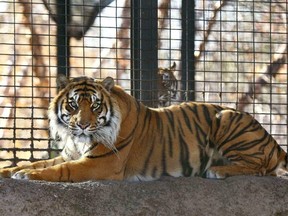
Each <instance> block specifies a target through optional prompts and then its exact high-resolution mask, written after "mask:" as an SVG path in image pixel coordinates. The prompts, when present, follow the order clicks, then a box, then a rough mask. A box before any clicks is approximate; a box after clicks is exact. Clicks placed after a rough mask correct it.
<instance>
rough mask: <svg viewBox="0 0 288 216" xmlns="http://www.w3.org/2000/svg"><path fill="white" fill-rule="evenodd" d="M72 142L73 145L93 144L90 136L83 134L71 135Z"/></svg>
mask: <svg viewBox="0 0 288 216" xmlns="http://www.w3.org/2000/svg"><path fill="white" fill-rule="evenodd" d="M73 141H74V142H75V143H87V144H92V143H93V142H94V141H93V140H92V138H91V136H88V135H85V134H80V135H73Z"/></svg>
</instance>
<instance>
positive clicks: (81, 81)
mask: <svg viewBox="0 0 288 216" xmlns="http://www.w3.org/2000/svg"><path fill="white" fill-rule="evenodd" d="M58 84H59V89H60V91H59V93H58V94H57V95H56V96H55V97H54V99H53V100H52V101H51V103H50V106H49V110H48V116H49V120H50V130H51V136H52V137H54V138H57V140H58V142H59V144H61V145H63V146H64V147H63V150H62V152H61V154H60V155H59V156H57V157H55V158H52V159H48V160H41V161H37V162H33V163H31V164H29V165H26V166H16V167H10V168H2V169H1V170H0V176H1V177H2V178H13V179H26V180H43V181H52V182H83V181H89V180H125V181H151V180H157V179H159V178H161V177H163V176H171V177H181V176H183V177H194V176H196V177H197V176H199V177H203V178H210V179H225V178H227V177H230V176H238V175H256V176H268V175H269V176H282V175H287V173H288V171H287V154H286V152H285V151H284V150H283V149H282V148H281V147H280V146H279V145H278V144H277V142H276V141H275V139H274V138H273V137H272V136H271V135H270V134H269V133H268V132H267V131H266V130H265V129H264V128H263V127H262V126H261V124H260V123H259V122H258V121H257V120H255V119H254V118H253V116H252V115H250V114H249V113H244V112H239V111H237V110H235V109H232V108H229V107H225V106H221V105H216V104H210V103H201V102H184V103H181V104H179V105H172V106H169V107H165V108H150V107H147V106H145V105H144V104H142V103H141V102H139V101H137V100H136V99H135V98H134V97H132V96H131V95H130V94H128V93H126V92H125V91H124V90H123V89H122V88H121V87H120V86H118V85H116V84H115V81H114V79H113V78H111V77H106V78H105V79H103V80H98V79H93V78H90V77H86V76H83V77H76V78H71V79H68V78H66V77H64V76H63V77H60V78H59V82H58Z"/></svg>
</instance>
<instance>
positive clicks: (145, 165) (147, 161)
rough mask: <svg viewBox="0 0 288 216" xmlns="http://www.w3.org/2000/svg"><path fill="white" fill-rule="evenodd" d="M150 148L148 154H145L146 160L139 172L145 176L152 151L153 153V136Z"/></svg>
mask: <svg viewBox="0 0 288 216" xmlns="http://www.w3.org/2000/svg"><path fill="white" fill-rule="evenodd" d="M151 144H152V145H151V148H150V150H149V152H148V155H147V156H146V160H145V162H144V166H143V169H142V171H141V172H140V173H141V175H142V176H147V170H148V166H149V161H150V158H151V157H152V153H153V150H154V147H155V145H154V144H155V138H154V139H153V141H152V142H151Z"/></svg>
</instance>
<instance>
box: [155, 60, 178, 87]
mask: <svg viewBox="0 0 288 216" xmlns="http://www.w3.org/2000/svg"><path fill="white" fill-rule="evenodd" d="M175 69H176V63H175V62H174V63H173V65H172V66H171V67H169V68H161V67H160V68H158V75H159V78H160V81H161V85H162V87H163V88H167V89H169V88H171V87H172V85H173V82H175V81H177V79H176V77H175V75H174V72H175Z"/></svg>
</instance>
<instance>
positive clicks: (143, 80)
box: [131, 0, 158, 107]
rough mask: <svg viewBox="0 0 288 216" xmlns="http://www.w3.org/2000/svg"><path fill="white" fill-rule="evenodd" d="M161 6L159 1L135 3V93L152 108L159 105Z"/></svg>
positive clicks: (133, 47) (133, 65)
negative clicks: (159, 20) (159, 21)
mask: <svg viewBox="0 0 288 216" xmlns="http://www.w3.org/2000/svg"><path fill="white" fill-rule="evenodd" d="M157 6H158V2H157V1H155V0H134V1H133V0H132V1H131V10H132V11H131V15H132V16H131V20H132V25H131V26H132V29H131V45H132V46H131V47H132V50H131V57H132V62H131V68H132V77H131V78H132V83H131V84H132V89H133V91H132V94H133V96H135V97H136V98H137V99H138V100H140V101H141V102H143V103H144V104H145V105H147V106H150V107H155V106H157V104H158V102H157V101H158V98H157V69H158V47H157V43H158V40H157V39H158V29H157V27H158V25H157V24H158V21H157V18H158V16H157V10H158V8H157Z"/></svg>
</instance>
